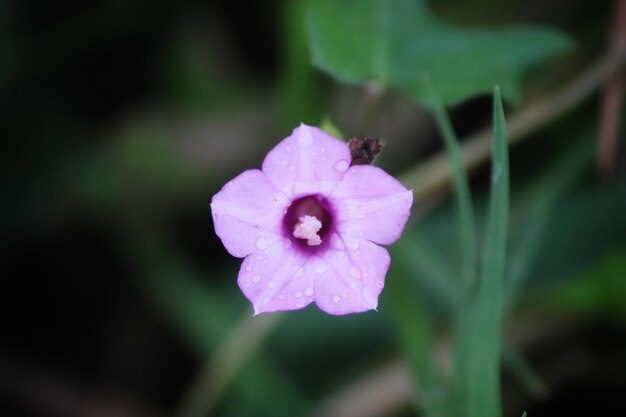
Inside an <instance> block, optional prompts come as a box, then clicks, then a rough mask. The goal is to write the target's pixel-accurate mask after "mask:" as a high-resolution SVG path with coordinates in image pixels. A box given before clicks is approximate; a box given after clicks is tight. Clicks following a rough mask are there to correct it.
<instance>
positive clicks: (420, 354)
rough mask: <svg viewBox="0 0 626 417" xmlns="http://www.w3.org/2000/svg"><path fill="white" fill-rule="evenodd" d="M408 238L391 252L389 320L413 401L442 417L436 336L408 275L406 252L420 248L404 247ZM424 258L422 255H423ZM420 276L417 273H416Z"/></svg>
mask: <svg viewBox="0 0 626 417" xmlns="http://www.w3.org/2000/svg"><path fill="white" fill-rule="evenodd" d="M406 240H407V239H406V238H405V239H401V240H400V241H399V242H397V243H396V244H395V245H394V246H393V247H392V248H391V249H390V250H391V254H392V256H393V258H394V259H396V262H394V263H392V265H391V269H390V270H389V278H390V279H389V284H388V292H389V295H390V297H391V298H392V300H393V302H392V303H390V304H389V307H390V309H389V311H390V313H391V318H392V320H393V322H394V324H395V327H396V332H395V333H396V335H397V338H398V342H399V345H400V348H401V351H402V353H403V355H404V357H405V358H406V361H407V364H408V366H409V369H410V370H411V375H412V377H413V381H414V386H415V388H416V389H417V392H416V395H415V396H416V398H420V399H421V401H420V402H421V406H422V407H423V409H424V411H425V412H426V415H429V416H434V415H442V413H443V410H442V407H443V406H444V403H443V400H444V399H445V397H444V390H443V384H442V383H441V380H440V378H439V375H438V372H437V369H436V361H435V337H434V332H433V329H432V323H431V322H432V319H431V317H429V316H428V314H427V312H426V309H425V303H424V296H423V295H421V291H415V288H412V285H411V283H412V282H411V281H409V276H410V275H414V274H415V270H414V269H413V268H412V266H413V265H412V262H410V261H409V260H410V259H411V256H410V255H409V256H407V252H409V251H410V252H419V251H420V250H419V247H416V246H413V247H404V242H405V241H406ZM422 255H423V254H422ZM417 274H419V272H417Z"/></svg>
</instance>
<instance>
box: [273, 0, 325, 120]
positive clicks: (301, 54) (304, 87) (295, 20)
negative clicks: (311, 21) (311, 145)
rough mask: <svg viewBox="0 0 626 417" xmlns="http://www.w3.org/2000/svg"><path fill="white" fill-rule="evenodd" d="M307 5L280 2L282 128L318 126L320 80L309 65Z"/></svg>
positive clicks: (292, 0) (296, 1) (293, 0)
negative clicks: (302, 125) (281, 3)
mask: <svg viewBox="0 0 626 417" xmlns="http://www.w3.org/2000/svg"><path fill="white" fill-rule="evenodd" d="M306 11H307V2H306V1H303V0H289V1H285V2H283V14H284V18H283V19H282V22H284V24H283V28H282V30H283V35H282V36H281V37H280V38H281V39H282V40H283V43H282V45H281V71H280V72H281V74H280V80H281V84H280V95H281V96H282V98H283V99H282V100H281V103H282V105H281V112H282V114H283V118H284V122H285V126H293V125H297V124H299V123H301V122H303V123H308V124H317V123H319V118H320V114H321V111H320V101H321V98H320V97H321V94H320V93H321V89H320V88H319V80H320V77H319V75H318V74H317V73H316V71H315V70H314V68H313V66H312V65H311V59H310V53H309V44H308V42H307V37H306V31H305V29H306V26H307V25H306Z"/></svg>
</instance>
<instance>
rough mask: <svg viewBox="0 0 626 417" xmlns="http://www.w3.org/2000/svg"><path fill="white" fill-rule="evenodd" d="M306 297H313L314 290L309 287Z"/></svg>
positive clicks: (305, 293) (305, 292) (305, 291)
mask: <svg viewBox="0 0 626 417" xmlns="http://www.w3.org/2000/svg"><path fill="white" fill-rule="evenodd" d="M304 295H306V296H307V297H310V296H312V295H313V288H311V287H309V288H307V289H306V290H304Z"/></svg>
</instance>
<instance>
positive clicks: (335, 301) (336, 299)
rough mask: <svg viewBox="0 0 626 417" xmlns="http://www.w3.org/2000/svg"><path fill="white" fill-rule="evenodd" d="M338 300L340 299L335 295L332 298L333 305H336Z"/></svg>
mask: <svg viewBox="0 0 626 417" xmlns="http://www.w3.org/2000/svg"><path fill="white" fill-rule="evenodd" d="M339 300H341V297H339V296H338V295H335V296H334V297H333V303H338V302H339Z"/></svg>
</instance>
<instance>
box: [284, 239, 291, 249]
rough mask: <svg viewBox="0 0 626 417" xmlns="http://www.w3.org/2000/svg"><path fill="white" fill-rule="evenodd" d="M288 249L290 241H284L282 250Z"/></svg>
mask: <svg viewBox="0 0 626 417" xmlns="http://www.w3.org/2000/svg"><path fill="white" fill-rule="evenodd" d="M290 247H291V240H289V239H285V241H284V242H283V248H285V249H289V248H290Z"/></svg>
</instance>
